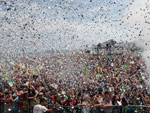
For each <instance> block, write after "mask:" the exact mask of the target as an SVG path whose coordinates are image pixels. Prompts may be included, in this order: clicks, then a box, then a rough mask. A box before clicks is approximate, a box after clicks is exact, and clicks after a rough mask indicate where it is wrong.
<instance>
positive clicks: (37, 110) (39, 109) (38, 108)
mask: <svg viewBox="0 0 150 113" xmlns="http://www.w3.org/2000/svg"><path fill="white" fill-rule="evenodd" d="M46 105H47V101H46V100H45V99H44V98H42V99H41V100H40V104H37V105H35V106H34V108H33V113H45V112H51V111H52V109H47V108H46V107H45V106H46Z"/></svg>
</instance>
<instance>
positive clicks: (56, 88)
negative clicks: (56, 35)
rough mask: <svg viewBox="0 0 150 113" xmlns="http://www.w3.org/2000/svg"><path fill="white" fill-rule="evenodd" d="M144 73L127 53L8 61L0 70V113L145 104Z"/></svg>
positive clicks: (139, 61)
mask: <svg viewBox="0 0 150 113" xmlns="http://www.w3.org/2000/svg"><path fill="white" fill-rule="evenodd" d="M145 70H146V66H145V64H144V61H143V60H142V57H141V56H140V55H135V54H134V53H133V52H131V51H126V52H123V54H122V55H107V54H104V53H103V52H100V53H99V55H93V54H90V53H76V54H69V55H56V56H51V57H48V56H47V57H41V58H40V57H32V58H31V57H30V58H18V59H17V58H16V59H15V58H12V59H11V60H10V61H5V62H3V63H1V65H0V76H1V80H0V113H3V112H4V111H7V112H10V113H18V112H21V113H28V112H31V113H32V112H34V113H39V112H36V110H38V109H40V108H42V110H43V112H52V113H57V112H58V113H61V112H63V109H65V111H66V112H67V113H72V112H73V111H76V112H77V113H81V112H82V113H89V112H90V109H89V108H91V107H98V106H103V107H106V108H107V107H109V106H113V105H114V106H127V105H150V93H149V92H148V87H147V85H146V80H147V79H148V78H147V75H146V73H145ZM4 105H5V107H4ZM44 106H46V107H44ZM80 108H82V109H80ZM18 110H20V111H18ZM105 112H106V113H111V112H112V109H106V110H105ZM98 113H100V112H98Z"/></svg>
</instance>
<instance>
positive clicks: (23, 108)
mask: <svg viewBox="0 0 150 113" xmlns="http://www.w3.org/2000/svg"><path fill="white" fill-rule="evenodd" d="M29 105H30V104H29V103H27V102H25V101H23V102H13V103H11V104H10V103H4V104H2V105H0V113H32V109H33V106H29ZM49 107H53V112H52V113H150V106H142V105H141V106H138V105H135V106H108V107H104V106H96V107H95V106H82V107H81V106H78V107H70V106H62V105H61V106H58V105H55V104H49Z"/></svg>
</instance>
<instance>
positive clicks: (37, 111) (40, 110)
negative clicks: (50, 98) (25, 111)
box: [33, 104, 48, 113]
mask: <svg viewBox="0 0 150 113" xmlns="http://www.w3.org/2000/svg"><path fill="white" fill-rule="evenodd" d="M47 110H48V109H47V108H46V107H45V106H42V105H40V104H37V105H35V106H34V108H33V113H44V112H46V111H47Z"/></svg>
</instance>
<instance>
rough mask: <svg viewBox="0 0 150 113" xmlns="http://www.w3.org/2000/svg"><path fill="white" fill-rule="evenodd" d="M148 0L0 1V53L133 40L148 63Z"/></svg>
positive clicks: (9, 55)
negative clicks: (140, 48)
mask: <svg viewBox="0 0 150 113" xmlns="http://www.w3.org/2000/svg"><path fill="white" fill-rule="evenodd" d="M149 30H150V1H149V0H0V57H12V56H26V55H29V54H31V53H32V54H36V53H42V52H44V51H49V50H52V49H53V50H60V51H62V50H71V51H73V50H78V49H82V48H84V47H86V46H91V45H92V44H97V43H99V42H104V41H107V40H109V39H114V40H116V41H126V40H127V41H131V42H136V43H137V44H138V45H139V46H140V47H144V52H143V57H144V59H145V60H146V61H148V63H149V64H150V62H149V58H148V57H149V56H150V55H149V53H150V52H149V50H150V37H149Z"/></svg>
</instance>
